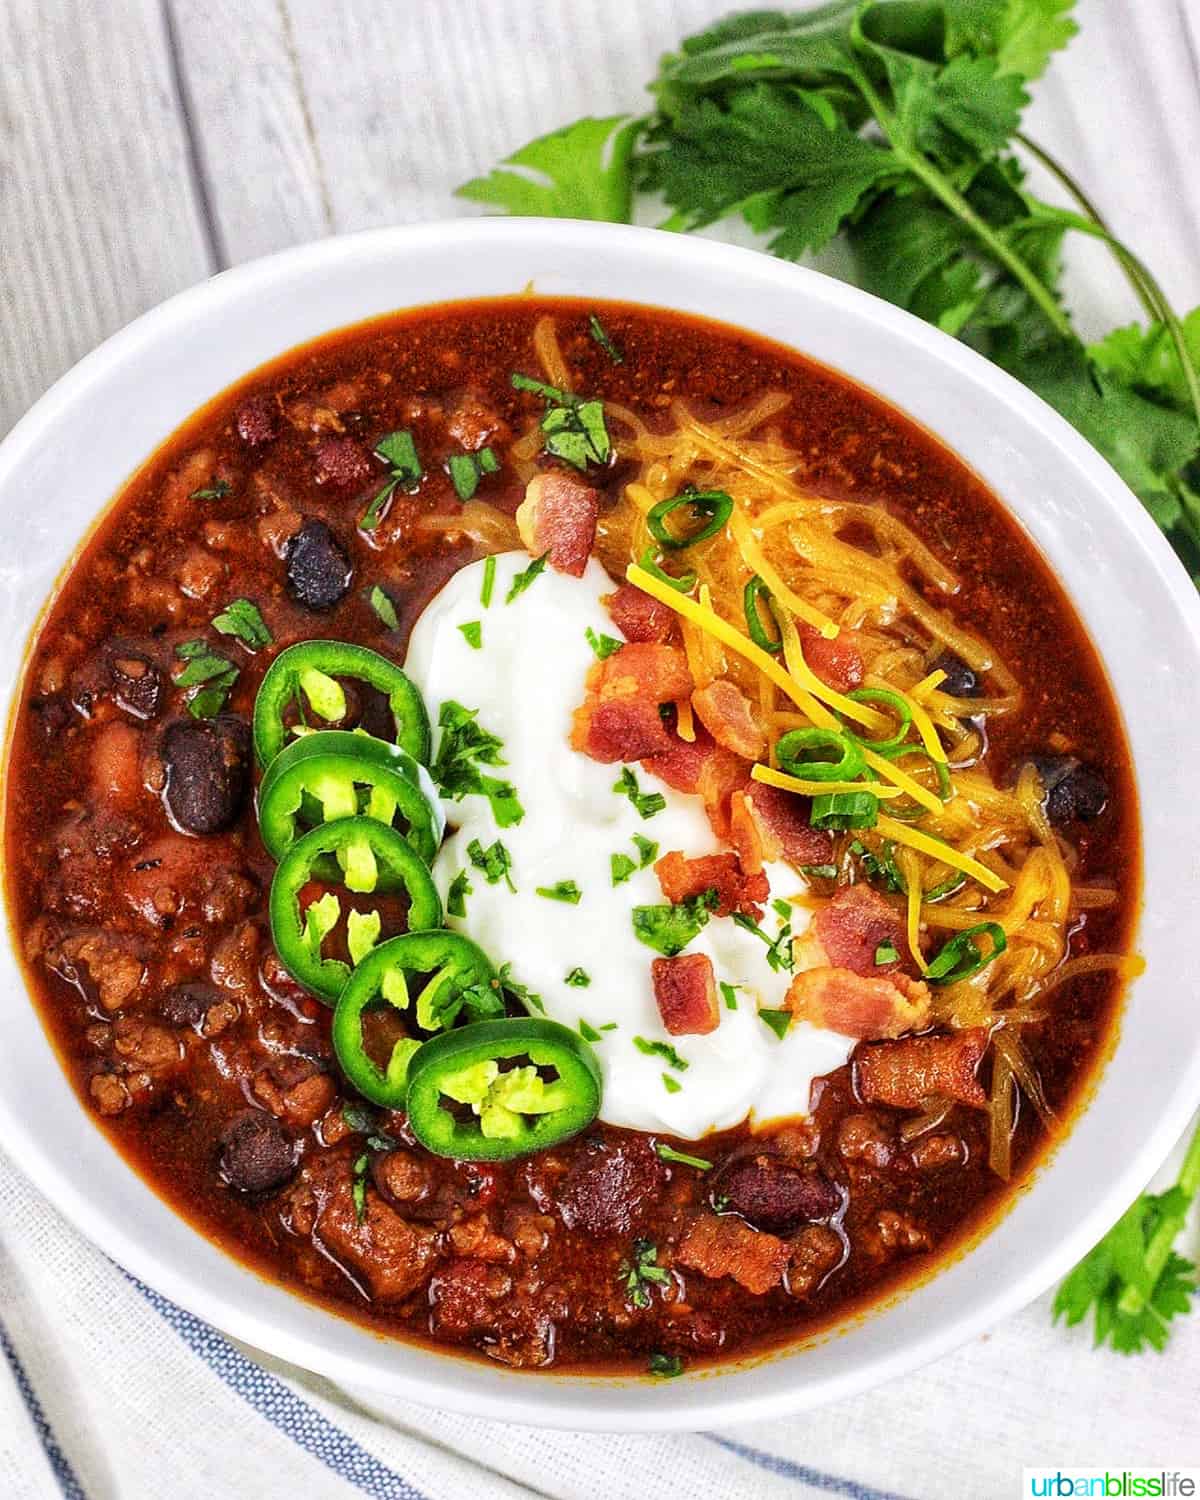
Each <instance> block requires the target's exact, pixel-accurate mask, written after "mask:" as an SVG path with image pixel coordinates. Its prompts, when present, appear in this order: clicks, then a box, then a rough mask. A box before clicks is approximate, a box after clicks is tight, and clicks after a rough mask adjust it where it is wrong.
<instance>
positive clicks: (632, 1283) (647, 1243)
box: [617, 1239, 671, 1308]
mask: <svg viewBox="0 0 1200 1500" xmlns="http://www.w3.org/2000/svg"><path fill="white" fill-rule="evenodd" d="M617 1280H618V1281H619V1282H620V1283H621V1285H622V1286H623V1287H624V1288H625V1290H626V1291H627V1292H628V1293H629V1301H630V1304H631V1305H632V1306H633V1307H643V1308H644V1307H649V1306H650V1289H651V1286H653V1285H658V1286H665V1285H667V1284H668V1283H669V1282H670V1280H671V1273H670V1272H669V1271H668V1270H666V1269H665V1268H664V1267H663V1266H660V1265H659V1264H658V1249H657V1247H656V1245H655V1243H654V1241H653V1240H644V1239H638V1240H634V1242H633V1258H632V1260H623V1261H622V1262H621V1264H620V1265H619V1266H618V1267H617Z"/></svg>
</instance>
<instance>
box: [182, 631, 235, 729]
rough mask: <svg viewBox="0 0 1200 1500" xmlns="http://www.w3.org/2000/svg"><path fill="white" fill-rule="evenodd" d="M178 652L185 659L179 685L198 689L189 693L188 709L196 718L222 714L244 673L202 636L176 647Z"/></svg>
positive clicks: (208, 717)
mask: <svg viewBox="0 0 1200 1500" xmlns="http://www.w3.org/2000/svg"><path fill="white" fill-rule="evenodd" d="M175 655H176V656H178V657H179V658H180V659H181V660H182V661H183V662H184V663H185V666H184V668H183V671H182V672H180V673H179V675H178V676H177V677H176V678H175V686H176V687H178V688H185V689H186V688H195V689H196V691H195V692H192V693H189V694H188V696H187V709H188V713H190V714H191V716H192V717H193V718H194V719H211V718H212V717H213V716H214V714H219V713H220V712H221V710H222V709H223V708H224V707H225V705H226V703H228V701H229V695H230V693H231V692H232V691H233V686H234V684H235V683H236V682H237V680H238V677H239V675H240V674H239V672H238V669H237V667H235V666H234V664H233V663H232V662H231V661H230V660H229V658H228V657H225V656H218V655H217V653H216V652H215V651H212V650H210V649H209V647H208V646H207V644H206V643H205V642H204V641H200V640H196V641H183V642H182V643H181V644H180V645H178V646H176V647H175Z"/></svg>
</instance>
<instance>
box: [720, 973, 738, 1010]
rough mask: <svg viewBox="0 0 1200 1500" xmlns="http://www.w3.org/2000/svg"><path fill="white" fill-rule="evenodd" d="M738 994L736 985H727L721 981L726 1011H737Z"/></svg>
mask: <svg viewBox="0 0 1200 1500" xmlns="http://www.w3.org/2000/svg"><path fill="white" fill-rule="evenodd" d="M737 992H738V986H737V985H736V984H726V982H725V981H724V980H722V981H721V994H722V995H723V996H724V997H725V1009H726V1010H737Z"/></svg>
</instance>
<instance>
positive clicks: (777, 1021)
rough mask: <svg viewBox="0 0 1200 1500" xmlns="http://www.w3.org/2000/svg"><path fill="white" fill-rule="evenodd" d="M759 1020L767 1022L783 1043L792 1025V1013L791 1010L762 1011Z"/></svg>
mask: <svg viewBox="0 0 1200 1500" xmlns="http://www.w3.org/2000/svg"><path fill="white" fill-rule="evenodd" d="M758 1019H759V1020H760V1021H763V1022H765V1023H766V1024H767V1025H768V1026H769V1027H770V1028H771V1030H772V1031H773V1032H774V1033H775V1035H776V1036H777V1037H778V1038H779V1040H780V1041H783V1039H784V1037H785V1036H786V1035H787V1030H788V1027H789V1026H790V1025H791V1024H792V1013H791V1011H790V1010H760V1011H759V1013H758Z"/></svg>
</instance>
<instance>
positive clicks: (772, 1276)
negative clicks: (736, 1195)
mask: <svg viewBox="0 0 1200 1500" xmlns="http://www.w3.org/2000/svg"><path fill="white" fill-rule="evenodd" d="M788 1254H789V1252H788V1247H787V1245H786V1244H785V1243H784V1241H783V1240H781V1239H780V1238H779V1236H778V1235H775V1234H766V1233H763V1232H762V1231H760V1230H757V1229H751V1228H750V1226H749V1224H747V1223H745V1222H744V1221H743V1220H741V1219H739V1218H738V1217H737V1216H736V1215H734V1214H720V1215H718V1214H701V1215H700V1217H699V1218H697V1219H693V1220H692V1222H691V1223H690V1224H689V1225H688V1228H687V1232H686V1234H685V1235H684V1236H683V1239H682V1240H681V1241H680V1242H679V1248H678V1250H676V1252H675V1261H676V1264H677V1265H681V1266H687V1267H689V1268H690V1269H691V1270H693V1271H699V1272H700V1274H701V1276H710V1277H713V1278H714V1279H715V1278H716V1277H719V1276H732V1277H733V1279H734V1281H736V1282H737V1283H738V1285H739V1286H744V1287H745V1288H746V1290H747V1291H748V1292H753V1293H754V1295H755V1296H759V1297H760V1296H762V1294H763V1293H764V1292H769V1291H770V1290H771V1288H772V1287H773V1286H778V1285H779V1283H780V1282H781V1281H782V1280H783V1273H784V1271H785V1270H786V1269H787V1263H788Z"/></svg>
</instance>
